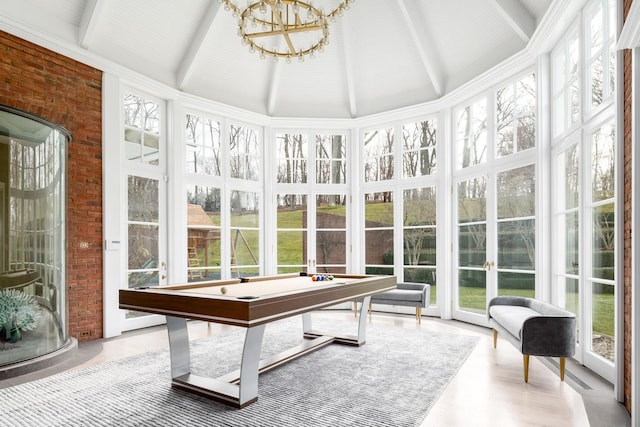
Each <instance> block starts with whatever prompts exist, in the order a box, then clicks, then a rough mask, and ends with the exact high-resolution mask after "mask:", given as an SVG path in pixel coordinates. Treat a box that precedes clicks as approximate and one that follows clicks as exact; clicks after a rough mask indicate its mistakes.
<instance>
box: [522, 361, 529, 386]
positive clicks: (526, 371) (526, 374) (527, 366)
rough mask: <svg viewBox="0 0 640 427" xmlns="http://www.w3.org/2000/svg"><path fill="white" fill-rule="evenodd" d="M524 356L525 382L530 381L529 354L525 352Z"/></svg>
mask: <svg viewBox="0 0 640 427" xmlns="http://www.w3.org/2000/svg"><path fill="white" fill-rule="evenodd" d="M522 358H523V362H524V382H525V383H528V382H529V355H528V354H523V355H522Z"/></svg>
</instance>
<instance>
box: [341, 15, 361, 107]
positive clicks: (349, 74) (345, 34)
mask: <svg viewBox="0 0 640 427" xmlns="http://www.w3.org/2000/svg"><path fill="white" fill-rule="evenodd" d="M347 16H348V14H345V16H343V17H342V18H341V19H340V20H339V21H338V22H340V26H341V27H342V60H343V61H344V67H343V68H344V77H345V84H346V86H347V103H348V104H349V114H350V115H351V117H352V118H355V117H357V114H358V104H357V99H356V83H355V77H354V66H353V56H352V55H350V54H349V53H350V52H352V49H351V46H352V44H351V42H350V40H351V39H350V35H349V28H351V26H350V25H347V21H348V20H349V18H347Z"/></svg>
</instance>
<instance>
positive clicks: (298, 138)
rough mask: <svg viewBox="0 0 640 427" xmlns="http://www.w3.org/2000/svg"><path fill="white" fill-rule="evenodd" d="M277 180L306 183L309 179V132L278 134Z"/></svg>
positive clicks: (289, 182)
mask: <svg viewBox="0 0 640 427" xmlns="http://www.w3.org/2000/svg"><path fill="white" fill-rule="evenodd" d="M275 138H276V144H277V151H276V153H277V159H278V160H277V164H278V172H277V178H276V180H277V182H282V183H288V184H304V183H306V182H307V181H308V178H307V174H308V169H309V164H308V161H309V139H308V136H307V134H304V133H298V134H291V133H281V134H276V136H275Z"/></svg>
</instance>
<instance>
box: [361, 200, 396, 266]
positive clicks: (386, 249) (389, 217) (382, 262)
mask: <svg viewBox="0 0 640 427" xmlns="http://www.w3.org/2000/svg"><path fill="white" fill-rule="evenodd" d="M364 221H365V223H364V239H365V251H364V252H365V253H364V255H365V269H366V273H367V274H389V275H392V274H394V261H393V259H394V256H393V239H394V221H393V192H392V191H384V192H379V193H369V194H365V196H364Z"/></svg>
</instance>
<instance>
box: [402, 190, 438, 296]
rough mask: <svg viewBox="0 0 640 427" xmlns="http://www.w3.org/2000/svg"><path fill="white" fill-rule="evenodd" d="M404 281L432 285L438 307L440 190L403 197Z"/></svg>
mask: <svg viewBox="0 0 640 427" xmlns="http://www.w3.org/2000/svg"><path fill="white" fill-rule="evenodd" d="M402 227H403V247H404V256H403V259H404V263H403V264H404V280H405V281H407V282H417V283H428V284H430V285H431V288H430V294H431V304H436V295H437V292H436V261H437V246H436V240H437V233H436V188H435V187H423V188H412V189H408V190H404V193H403V211H402Z"/></svg>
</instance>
